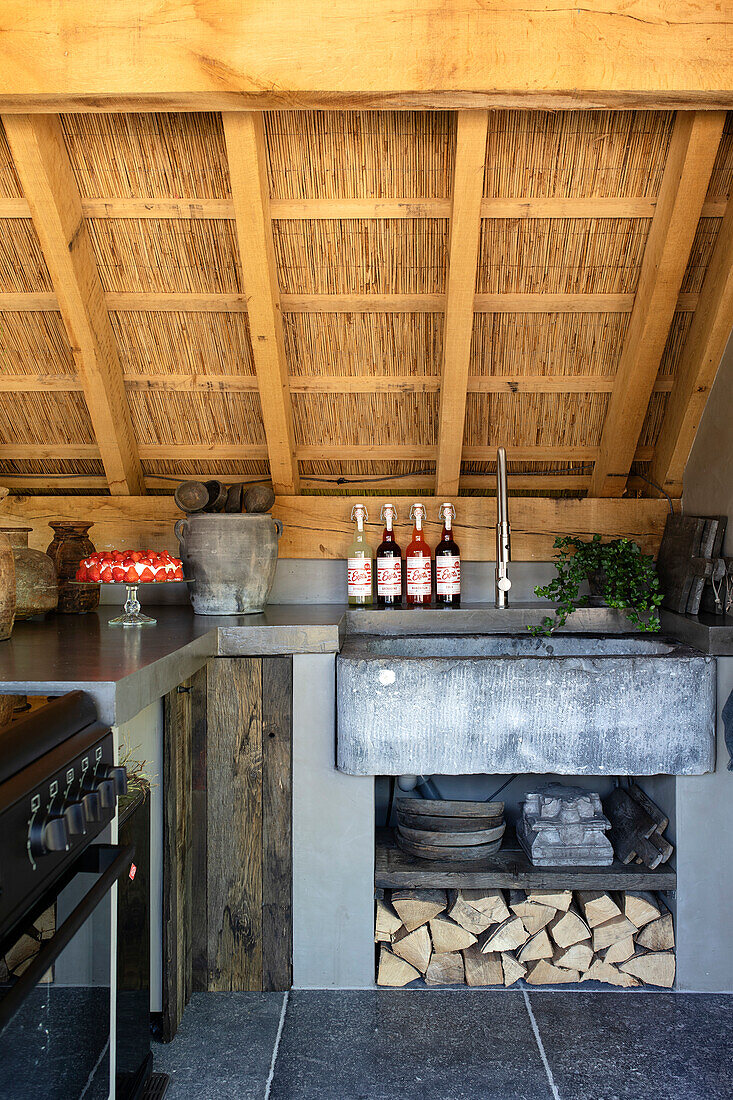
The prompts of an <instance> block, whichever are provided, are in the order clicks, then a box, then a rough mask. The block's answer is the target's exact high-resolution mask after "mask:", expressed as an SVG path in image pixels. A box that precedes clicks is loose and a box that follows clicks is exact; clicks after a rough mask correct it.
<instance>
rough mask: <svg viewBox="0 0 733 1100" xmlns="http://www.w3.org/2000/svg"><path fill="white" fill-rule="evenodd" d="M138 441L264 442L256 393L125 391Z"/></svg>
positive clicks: (204, 450)
mask: <svg viewBox="0 0 733 1100" xmlns="http://www.w3.org/2000/svg"><path fill="white" fill-rule="evenodd" d="M128 401H129V404H130V413H131V415H132V422H133V426H134V428H135V434H136V436H137V440H138V443H141V444H155V443H170V444H196V443H198V444H200V445H201V457H202V458H203V457H204V456H205V454H206V448H207V446H215V445H218V444H237V443H259V444H264V442H265V433H264V429H263V427H262V410H261V408H260V398H259V394H257V393H205V394H201V393H170V392H168V393H166V392H163V391H160V390H156V391H138V390H132V391H129V392H128Z"/></svg>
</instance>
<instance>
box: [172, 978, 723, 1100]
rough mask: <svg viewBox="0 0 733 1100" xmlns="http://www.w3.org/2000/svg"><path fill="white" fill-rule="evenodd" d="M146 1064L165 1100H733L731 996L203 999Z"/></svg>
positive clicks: (467, 993)
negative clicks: (163, 1081)
mask: <svg viewBox="0 0 733 1100" xmlns="http://www.w3.org/2000/svg"><path fill="white" fill-rule="evenodd" d="M283 1007H284V1009H285V1012H284V1018H283ZM154 1056H155V1068H156V1070H159V1071H164V1072H166V1073H169V1074H170V1075H171V1087H170V1090H169V1092H168V1097H169V1098H170V1100H214V1098H216V1100H235V1098H236V1100H250V1098H258V1100H646V1098H647V1097H653V1098H654V1100H732V1098H733V997H723V996H712V995H708V994H692V993H688V994H681V993H614V992H605V991H604V992H602V993H585V992H583V993H579V992H560V991H552V992H546V993H535V992H532V993H524V992H522V991H521V990H517V991H511V990H509V991H503V992H491V991H481V990H447V989H446V990H441V989H432V990H421V989H419V990H374V991H371V990H369V991H338V992H296V993H291V994H289V995H288V997H287V1002H286V1003H285V997H284V995H283V994H280V993H199V994H194V997H193V999H192V1001H191V1004H190V1005H189V1007H188V1008H187V1009H186V1015H185V1017H184V1020H183V1023H182V1025H181V1028H180V1030H179V1033H178V1035H177V1036H176V1039H175V1040H174V1042H173V1043H171V1044H170V1045H169V1046H167V1047H166V1046H158V1045H156V1046H155V1048H154Z"/></svg>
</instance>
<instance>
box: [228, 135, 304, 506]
mask: <svg viewBox="0 0 733 1100" xmlns="http://www.w3.org/2000/svg"><path fill="white" fill-rule="evenodd" d="M223 120H224V136H225V138H226V146H227V156H228V158H229V174H230V178H231V186H232V198H233V201H234V214H235V220H236V223H237V240H238V243H239V258H240V263H241V267H242V279H243V282H244V289H245V294H246V297H247V313H248V315H249V331H250V337H251V340H252V356H253V359H254V364H255V370H256V372H257V381H258V385H259V391H260V401H261V403H262V420H263V423H264V427H265V437H266V439H267V451H268V456H269V460H270V475H271V477H272V484H273V486H274V488H275V491H276V492H279V493H297V492H298V462H297V459H296V457H295V437H294V431H293V414H292V407H291V401H290V391H289V388H288V365H287V360H286V357H285V338H284V335H283V322H282V312H281V309H280V291H279V287H278V280H277V267H276V263H275V248H274V244H273V239H272V221H271V218H270V191H269V186H268V182H267V151H266V146H265V127H264V122H263V119H262V115H261V114H228V113H225V114H224V115H223Z"/></svg>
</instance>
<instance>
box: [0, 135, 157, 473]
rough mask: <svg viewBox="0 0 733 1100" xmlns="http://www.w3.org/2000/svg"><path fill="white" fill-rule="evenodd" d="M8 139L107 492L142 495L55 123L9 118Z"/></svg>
mask: <svg viewBox="0 0 733 1100" xmlns="http://www.w3.org/2000/svg"><path fill="white" fill-rule="evenodd" d="M4 123H5V132H6V134H7V137H8V142H9V144H10V148H11V151H12V154H13V159H14V161H15V167H16V169H17V172H18V176H19V177H20V181H21V185H22V187H23V191H24V194H25V197H26V199H27V200H28V205H29V207H30V210H31V214H32V217H33V224H34V226H35V229H36V232H37V234H38V239H39V241H40V244H41V249H42V251H43V256H44V259H45V261H46V266H47V267H48V271H49V275H50V277H51V282H52V283H53V287H54V290H55V292H56V298H57V301H58V308H59V310H60V311H61V315H62V318H63V322H64V326H65V328H66V332H67V335H68V337H69V342H70V344H71V348H72V351H73V355H74V362H75V364H76V369H77V373H78V375H79V379H80V380H81V383H82V386H83V389H84V397H85V399H86V403H87V408H88V409H89V417H90V420H91V423H92V430H93V432H94V435H95V438H96V440H97V444H98V446H99V455H100V457H101V459H102V462H103V464H104V472H105V475H106V477H107V482H108V485H109V490H110V492H111V493H114V494H127V493H144V492H145V484H144V481H143V475H142V469H141V467H140V460H139V457H138V453H137V448H136V445H135V436H134V432H133V428H132V421H131V419H130V410H129V408H128V405H127V398H126V396H125V388H124V384H123V380H122V369H121V367H120V361H119V357H118V354H117V347H116V344H115V339H114V335H113V333H112V326H111V325H110V321H109V316H108V313H107V307H106V305H105V301H104V293H103V290H102V283H101V280H100V278H99V272H98V271H97V266H96V261H95V258H94V251H93V249H92V244H91V241H90V239H89V235H88V232H87V227H86V224H85V222H84V217H83V214H82V210H81V202H80V199H79V191H78V188H77V185H76V181H75V179H74V173H73V171H72V168H71V164H70V162H69V157H68V154H67V152H66V146H65V144H64V138H63V134H62V132H61V125H60V122H59V119H58V117H57V116H56V115H13V116H9V117H8V118H5V119H4Z"/></svg>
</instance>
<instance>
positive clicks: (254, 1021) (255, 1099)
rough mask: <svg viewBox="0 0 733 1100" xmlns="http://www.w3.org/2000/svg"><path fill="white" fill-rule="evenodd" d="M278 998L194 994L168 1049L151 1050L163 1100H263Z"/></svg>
mask: <svg viewBox="0 0 733 1100" xmlns="http://www.w3.org/2000/svg"><path fill="white" fill-rule="evenodd" d="M283 996H284V994H282V993H194V995H193V997H192V998H191V1001H190V1003H189V1005H188V1007H187V1008H186V1012H185V1014H184V1017H183V1020H182V1021H181V1026H180V1028H179V1029H178V1034H177V1035H176V1037H175V1039H174V1040H173V1042H172V1043H154V1044H153V1063H154V1067H155V1070H156V1072H159V1073H169V1074H170V1076H171V1084H170V1088H169V1090H168V1092H167V1094H166V1100H262V1097H263V1096H264V1095H265V1086H266V1083H267V1078H268V1075H269V1072H270V1064H271V1062H272V1051H273V1048H274V1046H275V1037H276V1035H277V1029H278V1024H279V1022H280V1010H281V1008H282V1002H283Z"/></svg>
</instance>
